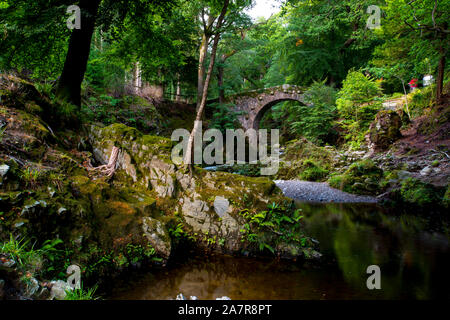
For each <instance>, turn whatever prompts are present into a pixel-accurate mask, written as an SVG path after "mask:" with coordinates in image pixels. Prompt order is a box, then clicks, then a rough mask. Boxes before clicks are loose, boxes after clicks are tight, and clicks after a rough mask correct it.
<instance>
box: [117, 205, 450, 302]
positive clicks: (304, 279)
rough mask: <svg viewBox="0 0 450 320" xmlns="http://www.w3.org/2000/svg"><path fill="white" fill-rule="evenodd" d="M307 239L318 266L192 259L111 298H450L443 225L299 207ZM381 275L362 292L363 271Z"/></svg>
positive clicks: (137, 279)
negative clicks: (319, 258) (316, 245)
mask: <svg viewBox="0 0 450 320" xmlns="http://www.w3.org/2000/svg"><path fill="white" fill-rule="evenodd" d="M298 207H300V208H302V210H303V212H304V216H305V219H304V223H305V227H306V231H307V234H309V235H311V236H312V237H314V238H315V239H317V240H319V242H320V252H321V253H323V254H324V257H323V258H324V259H323V262H322V263H321V264H319V265H317V264H308V263H306V264H300V263H296V262H289V261H276V260H270V259H269V260H267V259H250V258H243V257H242V258H241V257H230V256H210V257H204V256H197V257H191V258H189V259H187V260H184V261H181V262H174V263H172V264H171V265H169V266H168V268H167V269H164V270H161V271H156V272H152V273H147V274H144V275H143V274H139V275H135V276H133V277H132V279H131V281H127V282H126V283H118V285H117V286H116V288H115V289H114V291H113V293H112V295H111V296H110V297H109V298H111V299H173V298H175V297H176V296H177V295H178V294H179V293H180V292H181V293H183V294H184V295H185V296H187V297H189V296H191V295H192V296H197V297H198V298H199V299H215V298H217V297H222V296H228V297H230V298H231V299H233V300H237V299H242V300H246V299H287V300H290V299H433V298H440V299H449V298H450V291H449V289H448V287H449V285H450V237H449V234H450V233H449V227H448V225H446V224H442V223H436V222H434V221H433V220H432V219H430V218H428V219H426V218H423V217H414V216H411V215H398V216H392V214H391V215H388V214H386V213H384V212H383V210H382V209H381V208H379V207H377V206H375V205H368V204H305V203H300V204H298ZM369 265H378V266H380V268H381V290H368V289H367V287H366V280H367V277H368V276H369V275H367V274H366V268H367V267H368V266H369Z"/></svg>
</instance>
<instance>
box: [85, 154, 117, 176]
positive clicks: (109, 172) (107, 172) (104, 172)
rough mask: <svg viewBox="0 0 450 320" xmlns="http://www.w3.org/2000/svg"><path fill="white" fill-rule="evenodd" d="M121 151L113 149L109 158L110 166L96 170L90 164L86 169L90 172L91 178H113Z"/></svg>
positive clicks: (106, 165) (103, 166) (102, 166)
mask: <svg viewBox="0 0 450 320" xmlns="http://www.w3.org/2000/svg"><path fill="white" fill-rule="evenodd" d="M119 151H120V149H119V148H117V147H113V149H112V151H111V156H110V157H109V162H108V164H105V165H101V166H99V167H96V168H94V167H92V165H91V164H90V163H89V165H88V166H87V167H86V169H87V170H88V171H89V176H91V177H92V176H95V177H107V178H111V177H112V176H113V175H114V173H115V172H116V165H117V159H118V157H119Z"/></svg>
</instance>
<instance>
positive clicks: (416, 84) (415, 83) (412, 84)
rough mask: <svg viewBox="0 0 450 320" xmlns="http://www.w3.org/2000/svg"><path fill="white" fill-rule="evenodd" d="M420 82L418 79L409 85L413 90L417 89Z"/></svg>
mask: <svg viewBox="0 0 450 320" xmlns="http://www.w3.org/2000/svg"><path fill="white" fill-rule="evenodd" d="M418 81H419V80H417V79H412V80H411V81H410V82H409V83H408V84H409V86H410V87H411V88H417V86H418Z"/></svg>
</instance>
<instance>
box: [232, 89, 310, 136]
mask: <svg viewBox="0 0 450 320" xmlns="http://www.w3.org/2000/svg"><path fill="white" fill-rule="evenodd" d="M303 93H304V89H303V88H301V87H298V86H291V85H282V86H278V87H273V88H266V89H262V90H257V91H250V92H246V93H242V94H239V95H235V96H232V97H229V99H228V100H229V102H230V103H232V104H234V106H235V107H234V111H235V112H238V113H240V115H239V116H238V120H239V122H240V123H241V126H242V128H243V129H244V130H248V129H255V130H258V129H259V123H260V121H261V119H262V117H263V116H264V114H265V113H266V111H267V110H269V109H270V108H272V107H273V106H274V105H276V104H278V103H280V102H283V101H297V102H300V103H302V104H304V105H308V104H307V103H306V102H305V99H304V94H303Z"/></svg>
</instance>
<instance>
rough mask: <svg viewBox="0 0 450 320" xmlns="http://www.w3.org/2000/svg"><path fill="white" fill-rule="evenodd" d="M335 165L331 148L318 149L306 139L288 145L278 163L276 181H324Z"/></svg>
mask: <svg viewBox="0 0 450 320" xmlns="http://www.w3.org/2000/svg"><path fill="white" fill-rule="evenodd" d="M334 165H335V154H334V152H333V150H332V148H331V147H319V146H316V145H315V144H313V143H311V142H309V141H308V140H306V139H300V140H294V141H291V142H290V143H288V145H287V147H286V150H285V153H284V155H283V156H282V159H281V161H280V168H279V170H278V173H277V175H276V179H279V180H290V179H299V178H300V179H304V180H308V181H323V180H326V178H327V176H328V172H329V171H331V170H332V169H333V167H334Z"/></svg>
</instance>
